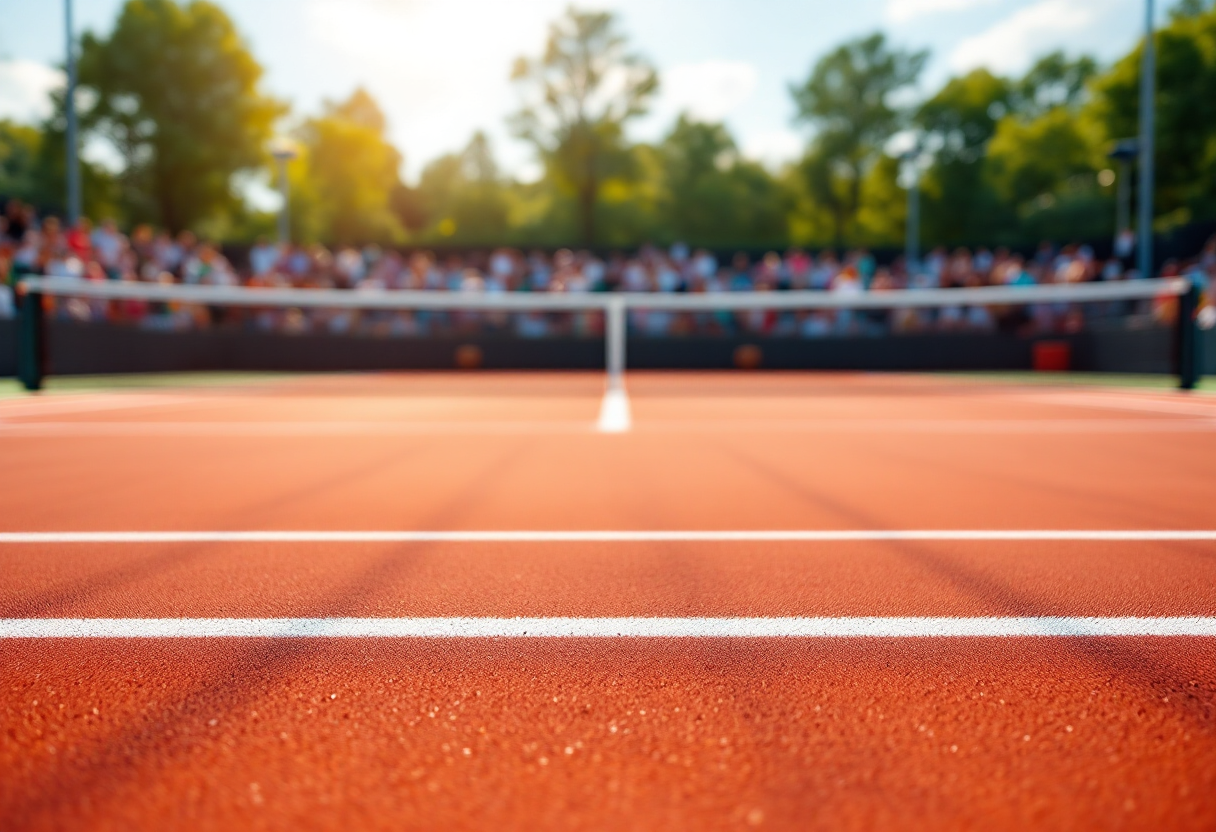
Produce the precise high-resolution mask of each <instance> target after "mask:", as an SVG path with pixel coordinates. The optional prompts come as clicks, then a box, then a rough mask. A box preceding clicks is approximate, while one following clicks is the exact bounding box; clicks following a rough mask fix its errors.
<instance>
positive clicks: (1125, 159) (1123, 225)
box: [1106, 139, 1140, 257]
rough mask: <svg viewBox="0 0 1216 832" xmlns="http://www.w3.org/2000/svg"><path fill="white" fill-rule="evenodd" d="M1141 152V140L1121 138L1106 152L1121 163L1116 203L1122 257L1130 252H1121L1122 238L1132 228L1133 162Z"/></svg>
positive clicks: (1118, 241) (1116, 231) (1118, 253)
mask: <svg viewBox="0 0 1216 832" xmlns="http://www.w3.org/2000/svg"><path fill="white" fill-rule="evenodd" d="M1139 153H1140V142H1138V141H1137V140H1136V139H1120V140H1119V141H1117V142H1115V146H1114V147H1113V148H1111V151H1110V153H1107V154H1106V158H1108V159H1113V160H1114V161H1116V162H1118V163H1119V179H1118V183H1117V186H1116V187H1117V190H1116V192H1115V193H1116V196H1115V199H1116V203H1115V254H1116V255H1119V256H1120V257H1123V256H1126V254H1130V253H1131V252H1130V251H1126V252H1124V253H1123V254H1120V251H1119V249H1120V248H1121V242H1120V241H1121V240H1123V239H1124V235H1125V234H1127V232H1128V230H1129V229H1130V228H1131V224H1132V217H1131V198H1132V182H1131V176H1130V173H1131V164H1132V162H1133V161H1134V160H1135V158H1136V156H1137V155H1138V154H1139Z"/></svg>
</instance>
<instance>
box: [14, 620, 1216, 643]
mask: <svg viewBox="0 0 1216 832" xmlns="http://www.w3.org/2000/svg"><path fill="white" fill-rule="evenodd" d="M1127 636H1141V637H1143V636H1150V637H1178V636H1189V637H1216V617H1195V616H1192V617H1175V618H1090V617H1086V618H1073V617H1033V618H7V619H0V638H34V639H36V638H144V639H149V638H152V639H155V638H427V639H445V638H450V639H472V638H479V639H484V638H596V639H598V638H1040V637H1048V638H1059V637H1085V638H1102V637H1127Z"/></svg>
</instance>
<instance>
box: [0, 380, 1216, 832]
mask: <svg viewBox="0 0 1216 832" xmlns="http://www.w3.org/2000/svg"><path fill="white" fill-rule="evenodd" d="M628 392H629V404H630V408H631V412H632V413H631V415H632V426H631V428H630V429H629V430H628V431H626V432H620V433H602V432H598V431H597V430H596V417H597V413H598V411H599V407H600V402H601V397H602V395H603V381H602V377H601V376H598V375H592V374H586V375H582V374H569V375H562V374H549V375H546V374H535V375H533V374H527V375H524V374H480V375H473V374H470V375H425V374H422V375H351V376H339V375H319V376H307V377H251V378H248V379H217V380H214V381H213V382H211V383H182V384H176V383H174V384H165V385H161V386H151V387H144V388H140V389H103V390H92V391H88V390H77V391H70V390H65V391H61V392H54V391H52V392H50V393H47V394H44V395H40V396H36V397H21V396H9V397H6V398H3V399H0V467H2V470H3V477H2V478H0V505H2V506H3V509H2V510H0V691H2V694H0V828H2V829H3V830H6V832H14V831H15V830H40V829H48V830H49V829H99V830H106V829H123V830H132V829H137V830H142V829H158V830H163V829H217V830H218V829H245V828H248V829H259V828H260V829H344V830H345V829H393V830H403V829H496V830H537V829H575V828H588V829H665V830H666V829H710V830H712V829H799V830H805V829H833V830H851V829H890V828H905V829H934V830H941V829H975V828H979V827H983V828H985V829H988V830H1000V829H1019V830H1021V829H1026V828H1036V829H1082V828H1085V829H1088V828H1101V829H1194V830H1210V829H1213V828H1216V531H1213V530H1214V529H1216V397H1212V396H1210V395H1203V394H1195V395H1191V396H1186V395H1183V394H1180V393H1175V392H1172V391H1169V390H1164V389H1160V390H1152V389H1132V388H1125V387H1111V386H1104V387H1083V386H1074V385H1067V384H1064V385H1060V384H1054V385H1043V384H1034V383H1030V382H1026V381H1021V380H1018V381H1009V380H1005V381H1000V380H991V379H973V378H962V377H951V376H926V375H850V374H840V375H829V374H788V375H787V374H719V375H715V374H709V375H691V374H643V373H637V374H632V375H631V376H630V378H629V380H628Z"/></svg>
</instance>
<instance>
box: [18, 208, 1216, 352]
mask: <svg viewBox="0 0 1216 832" xmlns="http://www.w3.org/2000/svg"><path fill="white" fill-rule="evenodd" d="M242 260H243V262H239V263H238V264H233V263H232V262H230V261H229V259H228V258H227V257H226V256H225V255H224V253H223V251H222V250H221V249H220V248H219V247H218V246H216V245H214V244H211V243H208V242H206V241H202V240H199V239H197V238H196V237H195V236H194V235H192V234H191V233H189V232H182V233H180V234H177V235H170V234H167V233H165V232H160V231H156V230H154V229H152V228H151V227H149V226H146V225H142V226H137V227H136V228H134V229H133V230H132V231H131V233H130V234H129V235H127V234H124V233H123V232H122V231H120V230H119V228H118V227H117V226H116V224H115V223H114V222H113V221H109V220H107V221H104V222H101V223H99V224H96V225H95V224H93V223H91V222H89V220H87V219H82V220H81V221H80V222H78V223H76V224H75V225H73V226H71V227H64V226H63V225H62V224H61V223H60V222H59V220H57V219H56V218H54V217H47V218H45V219H42V220H39V219H38V217H37V216H36V215H35V213H34V212H33V211H32V210H31V209H30V208H29V207H28V206H26V205H23V204H21V203H19V202H15V201H10V202H9V203H8V205H7V206H6V209H5V211H4V214H3V217H2V218H0V277H3V278H5V280H3V281H0V283H5V284H11V283H12V282H13V281H15V280H17V279H19V278H20V277H21V276H22V275H29V274H39V275H51V276H71V277H78V278H83V279H86V280H98V281H104V280H114V281H142V282H149V283H160V284H186V285H212V286H238V285H243V286H261V287H295V288H310V289H344V290H354V291H359V290H429V291H445V292H464V293H486V292H491V293H492V292H566V293H579V292H694V293H713V292H749V291H758V292H768V291H773V292H781V291H789V290H809V291H822V292H832V293H837V294H840V295H859V294H863V293H867V292H882V291H889V290H893V289H903V288H951V287H976V286H994V285H997V286H1000V285H1008V286H1028V285H1041V284H1050V283H1084V282H1092V281H1119V280H1131V279H1136V278H1138V277H1139V275H1138V273H1137V272H1136V271H1135V270H1134V269H1132V268H1130V266H1129V263H1128V262H1127V261H1126V260H1124V259H1120V258H1118V257H1111V258H1109V259H1101V258H1099V257H1097V256H1095V253H1094V251H1093V250H1092V249H1091V248H1090V247H1088V246H1085V245H1068V246H1064V247H1061V248H1056V247H1054V246H1052V245H1049V244H1044V245H1043V246H1041V247H1040V248H1039V250H1038V251H1037V252H1036V253H1035V254H1034V255H1033V256H1030V257H1026V256H1023V255H1020V254H1017V253H1014V252H1010V251H1008V250H1005V249H995V250H988V249H982V248H981V249H977V250H974V251H972V250H968V249H957V250H954V251H947V250H945V249H936V250H934V251H931V252H929V253H928V254H927V255H926V256H925V257H924V258H923V260H922V261H921V262H919V263H916V264H914V267H913V268H911V269H910V268H908V265H909V264H907V263H906V262H905V261H904V260H903V259H902V258H898V259H896V260H895V261H894V262H892V263H891V264H889V265H881V264H879V263H878V262H877V261H876V259H875V258H874V257H873V256H872V255H871V254H870V253H869V252H867V251H865V250H854V251H849V252H847V253H843V254H839V253H837V252H834V251H831V250H825V251H821V252H818V253H814V254H813V253H810V252H806V251H803V250H801V249H790V250H789V251H786V252H784V253H778V252H769V253H767V254H765V255H763V256H762V257H758V258H753V257H749V256H748V255H747V254H743V253H739V254H735V255H734V256H732V257H729V258H725V259H720V258H719V257H718V256H716V255H715V254H714V253H712V252H710V251H708V250H705V249H698V250H690V249H689V248H688V247H687V246H684V245H681V244H676V245H674V246H671V247H670V248H665V249H664V248H658V247H654V246H644V247H642V248H641V249H640V250H638V251H636V252H633V253H629V254H625V253H617V254H612V255H609V256H607V257H600V256H598V255H596V254H593V253H591V252H588V251H572V250H568V249H563V250H560V251H557V252H555V253H547V252H542V251H532V252H523V251H519V250H516V249H511V248H500V249H496V250H493V251H488V252H478V251H473V252H465V253H461V254H444V255H442V256H436V255H435V254H433V253H431V252H428V251H412V252H405V253H403V252H398V251H394V250H383V249H380V248H378V247H376V246H367V247H364V248H352V247H343V248H338V249H336V250H330V249H327V248H325V247H323V246H319V245H314V246H291V245H281V244H274V243H271V242H269V241H267V240H260V241H258V243H257V244H256V245H254V246H253V247H252V248H251V249H249V251H248V254H247V257H245V258H242ZM1162 275H1163V276H1174V275H1186V276H1189V277H1190V278H1191V279H1193V280H1195V281H1196V282H1197V283H1199V284H1200V285H1201V286H1205V287H1206V286H1208V285H1213V281H1214V280H1216V237H1213V238H1212V239H1211V240H1209V241H1208V243H1207V245H1206V246H1205V247H1204V248H1203V250H1202V251H1201V252H1199V253H1198V254H1197V255H1196V256H1195V257H1194V258H1192V259H1190V260H1187V261H1185V262H1176V261H1171V262H1168V263H1166V264H1165V266H1164V268H1163V270H1162ZM1137 312H1143V313H1146V314H1151V313H1152V312H1153V308H1152V306H1151V304H1150V305H1147V306H1146V305H1143V304H1127V303H1118V304H1113V303H1108V304H1094V305H1089V306H1087V307H1084V308H1082V307H1079V306H1077V305H1075V304H1039V305H1035V306H1031V307H1028V308H992V307H985V306H971V307H965V306H960V307H945V308H939V309H934V310H928V311H923V310H922V311H917V310H896V311H895V312H885V311H864V312H850V311H781V312H778V311H755V312H720V313H695V314H693V313H673V312H663V311H648V310H633V311H631V313H630V314H631V320H630V325H631V327H632V328H633V329H635V330H636V331H638V332H639V333H640V334H649V335H655V336H663V335H681V334H692V333H702V334H729V333H733V332H749V333H757V334H765V335H786V336H803V337H821V336H829V335H850V334H862V335H864V334H886V333H890V332H899V333H902V332H920V331H986V330H995V329H1001V330H1016V331H1019V332H1028V333H1043V332H1058V331H1075V330H1076V329H1078V328H1080V327H1081V326H1083V325H1084V322H1085V320H1086V319H1087V318H1092V317H1101V316H1106V317H1109V316H1113V315H1127V314H1131V313H1137ZM5 314H10V315H11V314H12V295H11V291H9V292H8V293H7V296H6V295H5V294H4V290H3V289H0V315H5ZM54 314H55V315H57V316H60V317H66V318H73V319H77V320H82V321H98V320H108V321H121V322H127V323H134V324H138V325H141V326H145V327H149V328H162V329H197V328H204V327H208V326H218V325H233V326H246V327H251V328H256V329H261V330H268V331H281V332H291V333H302V332H333V333H346V332H359V333H365V334H373V335H386V336H394V335H396V336H411V335H426V334H430V333H432V332H441V331H448V330H457V331H485V330H487V329H488V330H497V329H502V330H509V331H513V332H515V333H516V334H519V335H522V336H527V337H543V336H547V335H560V334H592V333H593V332H594V330H596V329H597V328H598V327H600V326H602V322H601V321H600V316H598V315H594V314H590V313H587V314H582V313H535V314H525V313H511V314H499V313H488V312H481V313H473V312H452V313H448V312H434V311H431V312H426V311H419V312H397V311H364V312H357V311H349V310H348V311H343V310H300V309H264V310H242V309H231V308H229V309H225V308H222V307H206V308H203V307H199V306H197V305H190V304H173V303H145V302H141V301H122V302H100V301H91V300H85V299H66V300H57V301H56V302H55V309H54Z"/></svg>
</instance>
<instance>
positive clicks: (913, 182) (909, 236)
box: [899, 148, 920, 278]
mask: <svg viewBox="0 0 1216 832" xmlns="http://www.w3.org/2000/svg"><path fill="white" fill-rule="evenodd" d="M899 158H900V161H902V162H903V163H904V166H905V167H904V176H905V177H906V178H907V181H908V224H907V228H906V229H905V231H904V262H905V267H906V268H907V270H908V277H909V278H911V277H913V276H915V274H916V272H917V271H918V270H919V263H920V169H919V168H918V162H919V160H920V149H919V148H914V149H912V150H909V151H908V152H906V153H904V154H902V155H900V157H899Z"/></svg>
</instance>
